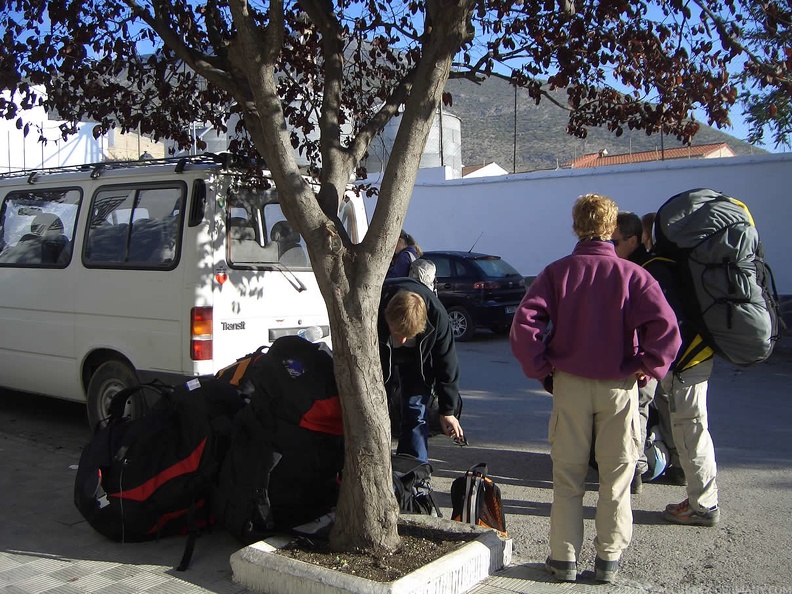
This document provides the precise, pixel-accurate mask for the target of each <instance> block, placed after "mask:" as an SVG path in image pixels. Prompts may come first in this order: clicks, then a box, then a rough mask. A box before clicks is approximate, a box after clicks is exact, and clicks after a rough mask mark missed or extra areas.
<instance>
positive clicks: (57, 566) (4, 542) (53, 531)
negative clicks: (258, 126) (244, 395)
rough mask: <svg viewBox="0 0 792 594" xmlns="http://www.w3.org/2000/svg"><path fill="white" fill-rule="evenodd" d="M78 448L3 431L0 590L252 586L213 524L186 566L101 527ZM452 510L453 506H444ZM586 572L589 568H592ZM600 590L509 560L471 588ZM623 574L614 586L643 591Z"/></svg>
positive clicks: (176, 555) (176, 552) (225, 589)
mask: <svg viewBox="0 0 792 594" xmlns="http://www.w3.org/2000/svg"><path fill="white" fill-rule="evenodd" d="M77 463H78V455H77V454H75V453H74V452H68V451H65V450H62V449H53V448H51V447H47V446H44V445H42V444H40V443H35V442H31V441H28V440H25V439H23V438H17V437H11V436H8V435H5V434H0V493H1V494H2V495H0V504H2V505H0V509H1V510H2V512H0V513H2V516H0V591H1V592H2V593H3V594H43V593H47V594H77V593H80V592H92V593H98V594H132V593H141V592H151V593H157V594H160V593H162V594H195V593H201V592H213V593H216V594H246V593H247V592H249V591H248V590H246V589H245V588H242V587H240V586H237V585H236V584H234V583H233V581H232V573H231V567H230V565H229V557H230V556H231V554H232V553H233V552H234V551H236V550H237V549H239V548H241V547H240V545H239V543H238V542H237V541H236V540H234V539H233V538H232V537H231V536H230V535H229V534H227V533H225V532H224V531H222V530H217V531H214V532H212V533H209V534H204V535H201V537H199V538H198V540H197V542H196V546H195V553H194V555H193V558H192V562H191V565H190V567H189V569H188V570H187V571H184V572H178V571H176V570H175V569H174V568H175V565H177V564H178V562H179V560H180V559H181V555H182V552H183V547H184V543H185V539H182V538H179V537H171V538H164V539H162V540H160V541H155V542H145V543H127V544H120V543H116V542H113V541H110V540H108V539H107V538H105V537H104V536H102V535H100V534H99V533H97V532H95V531H94V530H93V529H92V528H91V527H90V526H89V525H88V524H87V523H86V522H85V521H84V520H83V518H82V516H80V514H79V512H78V511H77V509H76V508H75V506H74V503H73V501H72V491H73V485H74V477H75V473H76V465H77ZM443 512H444V514H446V515H448V514H449V513H450V510H443ZM588 573H589V574H590V573H591V572H588ZM560 588H562V589H563V590H564V591H566V592H579V593H588V592H595V591H596V592H600V593H601V592H602V591H603V587H602V586H600V585H596V584H595V582H594V581H593V580H592V579H591V576H590V575H588V576H587V575H586V574H585V573H584V574H583V576H581V578H580V579H579V580H578V583H575V584H564V585H561V584H557V583H556V582H555V581H554V580H552V578H550V576H548V575H547V574H546V573H545V572H544V570H543V569H542V565H541V564H539V563H532V564H524V565H517V566H512V567H508V568H506V569H504V570H503V571H501V572H499V573H498V574H496V575H494V576H491V577H490V578H489V579H488V580H486V581H485V582H482V583H481V584H479V585H478V586H476V587H475V588H474V589H473V590H471V591H470V592H471V593H474V594H508V593H516V592H519V593H528V592H530V593H537V594H540V593H545V592H547V593H550V592H559V589H560ZM648 589H649V586H648V584H638V583H629V582H620V583H619V584H618V585H617V586H611V587H608V588H607V591H608V593H609V594H637V593H639V592H641V593H645V592H646V591H647V590H648Z"/></svg>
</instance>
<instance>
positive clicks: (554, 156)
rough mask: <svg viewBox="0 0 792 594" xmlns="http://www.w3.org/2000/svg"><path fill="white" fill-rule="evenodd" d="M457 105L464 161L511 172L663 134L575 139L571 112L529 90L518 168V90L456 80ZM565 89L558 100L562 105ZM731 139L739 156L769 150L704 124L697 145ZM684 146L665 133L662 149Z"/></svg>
mask: <svg viewBox="0 0 792 594" xmlns="http://www.w3.org/2000/svg"><path fill="white" fill-rule="evenodd" d="M446 91H447V92H449V93H451V96H452V98H453V103H452V105H451V106H450V107H447V108H444V110H443V111H444V113H451V114H453V115H455V116H457V117H459V118H460V119H461V127H462V164H463V165H466V166H467V165H481V164H486V163H491V162H493V161H494V162H495V163H497V164H498V165H500V166H501V167H503V168H504V169H506V170H507V171H509V172H512V171H516V172H524V171H534V170H539V169H555V168H556V167H557V166H560V165H563V164H564V163H566V162H568V161H571V160H572V159H575V158H577V157H580V156H582V155H585V154H589V153H596V152H598V151H599V150H601V149H607V150H608V153H609V154H611V155H618V154H626V153H630V152H641V151H651V150H657V151H659V150H660V149H661V144H660V136H659V135H652V136H647V135H646V133H645V132H643V131H641V130H634V131H627V132H625V134H624V135H623V136H621V137H616V135H615V134H612V133H611V132H608V130H606V129H604V128H589V131H588V132H589V133H588V137H587V138H585V139H580V138H575V137H574V136H569V135H568V134H567V133H566V124H567V112H566V111H565V110H563V109H561V108H559V107H558V106H556V105H554V104H553V103H551V102H550V101H547V100H544V99H543V100H542V101H541V103H540V104H539V105H536V104H535V103H534V101H533V100H532V99H531V98H530V97H528V92H527V91H525V90H524V89H518V91H517V125H516V127H517V134H516V136H517V151H516V152H517V159H516V160H517V163H516V167H514V137H515V134H514V130H515V122H514V119H515V118H514V88H513V87H512V86H510V85H509V83H508V82H506V81H504V80H502V79H497V78H490V79H487V80H486V81H484V82H483V83H482V84H475V83H472V82H470V81H467V80H459V79H452V80H449V81H448V83H447V84H446ZM564 98H565V93H564V92H563V91H559V92H558V95H557V99H558V100H559V102H561V103H562V104H563V102H564V101H565V99H564ZM719 142H726V143H728V145H729V147H730V148H731V149H732V150H733V151H734V152H735V153H736V154H737V155H748V154H755V153H765V152H766V151H764V150H763V149H759V148H757V147H755V146H753V145H751V144H749V143H747V142H744V141H742V140H739V139H737V138H734V137H733V136H729V135H728V134H725V133H723V132H720V131H719V130H717V129H715V128H711V127H709V126H706V125H703V124H702V126H701V129H700V130H699V132H698V134H696V136H695V138H694V139H693V144H696V145H698V144H710V143H719ZM681 146H684V145H682V143H680V142H679V141H677V140H676V139H675V138H673V137H671V136H664V137H663V148H675V147H681Z"/></svg>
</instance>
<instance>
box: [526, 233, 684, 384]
mask: <svg viewBox="0 0 792 594" xmlns="http://www.w3.org/2000/svg"><path fill="white" fill-rule="evenodd" d="M550 322H552V325H549V324H550ZM548 328H550V331H549V337H548V339H547V340H544V341H543V337H545V336H546V335H547V334H548ZM510 340H511V347H512V352H513V353H514V356H515V357H516V358H517V360H518V361H519V362H520V364H521V365H522V368H523V371H524V372H525V375H527V376H528V377H530V378H534V379H539V380H541V379H544V378H545V377H546V376H547V375H549V374H550V373H552V372H553V371H555V370H556V369H557V370H560V371H564V372H566V373H570V374H572V375H576V376H578V377H584V378H588V379H595V380H611V379H622V378H626V377H629V376H632V375H634V374H635V373H636V372H639V371H641V372H643V373H645V374H647V375H650V376H652V377H654V378H656V379H661V378H662V377H663V376H665V374H666V373H667V372H668V368H669V367H670V365H671V363H672V362H673V361H674V357H676V354H677V351H678V350H679V345H680V338H679V328H678V326H677V321H676V316H675V315H674V311H673V310H672V309H671V307H670V306H669V305H668V302H667V301H666V298H665V296H664V295H663V291H662V290H661V289H660V286H659V285H658V284H657V281H655V280H654V278H652V276H651V275H650V274H649V273H648V272H647V271H646V270H644V269H643V268H641V267H640V266H638V265H637V264H633V263H632V262H630V261H628V260H624V259H621V258H619V257H618V256H617V255H616V252H615V251H614V249H613V245H612V244H611V243H610V242H607V241H581V242H580V243H578V244H577V245H576V246H575V249H574V250H573V252H572V254H571V255H569V256H566V257H564V258H561V259H560V260H557V261H555V262H553V263H552V264H550V265H549V266H547V267H546V268H545V269H544V270H543V271H542V272H541V273H540V274H539V276H537V277H536V280H535V281H534V282H533V284H532V285H531V287H530V288H529V289H528V292H527V293H526V294H525V297H523V300H522V302H521V303H520V307H519V308H518V310H517V313H516V314H515V316H514V322H513V323H512V328H511V336H510Z"/></svg>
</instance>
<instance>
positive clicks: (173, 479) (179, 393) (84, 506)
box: [74, 377, 244, 570]
mask: <svg viewBox="0 0 792 594" xmlns="http://www.w3.org/2000/svg"><path fill="white" fill-rule="evenodd" d="M141 390H148V391H149V392H150V391H152V390H155V391H156V392H157V393H158V394H159V395H160V398H159V400H157V401H156V402H155V403H154V404H153V405H152V406H151V408H150V410H149V411H148V412H147V413H146V414H145V415H143V416H142V417H140V418H137V419H134V420H132V419H129V418H125V417H123V410H124V403H125V401H126V400H127V399H129V398H131V397H134V396H135V394H136V393H137V392H139V391H141ZM243 405H244V400H243V399H242V398H241V396H240V394H239V392H238V391H237V390H236V389H233V388H231V387H230V386H229V384H227V383H225V382H220V381H218V380H216V379H214V378H211V377H210V378H200V379H194V380H191V381H189V382H187V383H186V384H182V385H180V386H177V387H175V388H171V387H167V386H164V385H158V384H145V385H141V386H135V387H132V388H129V389H126V390H122V391H120V392H119V393H118V394H116V395H115V396H114V397H113V400H112V402H111V405H110V416H109V418H108V419H107V424H106V425H105V426H104V427H103V428H100V429H98V430H97V431H96V432H95V433H94V435H93V437H92V438H91V440H90V442H89V443H88V445H87V446H86V447H85V448H84V449H83V452H82V455H81V456H80V463H79V466H78V469H77V476H76V479H75V484H74V503H75V505H76V506H77V509H78V510H79V511H80V513H81V514H82V516H83V517H84V518H85V519H86V520H87V521H88V523H89V524H90V525H91V526H92V527H93V528H94V529H95V530H97V531H98V532H100V533H101V534H103V535H105V536H107V537H108V538H111V539H112V540H116V541H120V542H139V541H145V540H151V539H156V538H159V537H161V536H169V535H176V534H189V535H190V539H188V542H187V546H186V549H185V555H184V558H183V559H182V563H181V564H180V565H179V569H180V570H183V569H186V567H187V564H188V563H189V560H190V556H191V554H192V548H193V545H194V539H195V536H196V535H197V533H198V530H199V529H200V528H202V527H203V526H206V525H207V524H208V523H210V522H211V518H210V516H209V513H208V512H209V510H208V504H207V497H208V496H209V494H210V493H211V488H212V485H213V484H214V482H215V481H216V480H217V475H218V472H219V468H220V461H221V460H222V459H223V457H224V456H225V452H226V450H227V448H228V445H229V443H230V437H231V430H232V422H233V419H234V417H235V415H236V414H237V413H238V412H239V410H241V408H242V407H243Z"/></svg>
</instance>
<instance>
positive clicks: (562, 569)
mask: <svg viewBox="0 0 792 594" xmlns="http://www.w3.org/2000/svg"><path fill="white" fill-rule="evenodd" d="M545 571H546V572H547V573H549V574H551V575H552V576H553V577H554V578H555V579H556V580H558V581H559V582H574V581H576V580H577V563H576V562H574V561H554V560H553V559H551V558H550V557H548V558H547V560H546V561H545Z"/></svg>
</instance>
